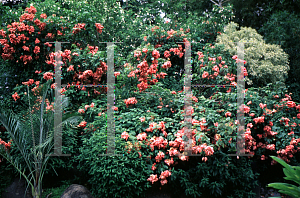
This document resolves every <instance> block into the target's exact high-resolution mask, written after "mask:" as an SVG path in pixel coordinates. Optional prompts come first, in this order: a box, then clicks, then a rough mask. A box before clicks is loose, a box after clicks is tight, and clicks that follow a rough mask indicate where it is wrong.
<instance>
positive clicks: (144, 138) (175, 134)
mask: <svg viewBox="0 0 300 198" xmlns="http://www.w3.org/2000/svg"><path fill="white" fill-rule="evenodd" d="M48 6H49V5H48ZM31 9H32V8H31ZM39 12H40V11H39ZM49 18H50V20H51V19H52V20H53V21H55V20H58V21H61V22H62V23H64V24H68V23H69V22H67V21H64V18H63V19H61V18H59V16H52V15H51V17H50V16H49ZM58 21H55V23H57V22H58ZM46 23H47V28H48V27H49V28H50V29H49V30H51V28H52V27H53V29H52V30H53V31H54V30H56V29H55V27H54V24H55V23H54V22H53V23H51V21H49V22H46ZM33 25H35V24H33ZM165 25H166V24H165ZM70 27H72V25H70ZM229 27H230V25H229ZM176 28H177V27H176ZM47 30H48V29H47ZM47 30H45V32H44V33H43V34H44V35H43V36H45V35H46V33H47V32H48V31H47ZM71 30H72V29H71ZM71 30H70V29H69V30H67V31H66V37H67V36H69V37H70V38H72V33H71ZM94 31H96V30H94ZM232 31H233V30H232ZM243 31H244V30H243ZM55 32H56V31H54V33H55ZM235 32H239V31H233V33H235ZM245 32H246V35H247V36H248V37H247V36H246V37H247V38H249V35H248V30H247V31H246V30H245ZM249 32H251V31H249ZM54 33H53V34H54ZM79 33H82V34H84V31H81V32H79ZM26 34H27V33H26ZM28 34H29V33H28ZM235 34H236V35H237V36H238V35H239V33H235ZM55 35H56V34H55ZM221 35H222V34H221ZM144 36H147V38H145V39H147V41H144V42H141V43H142V44H141V45H140V46H139V47H138V48H137V49H136V50H134V51H132V52H129V54H130V55H129V56H128V57H127V60H126V64H125V65H124V70H121V71H117V72H115V76H116V87H115V102H116V103H115V104H114V106H115V107H114V110H115V118H116V119H115V126H116V127H115V129H116V131H115V135H116V138H115V140H116V153H117V154H118V153H120V154H124V157H110V156H108V157H101V156H97V154H105V153H106V151H105V146H106V139H107V136H106V130H105V129H106V122H107V118H106V117H105V116H106V109H107V99H106V93H105V92H106V89H103V88H82V87H81V88H80V87H79V86H73V87H66V88H65V89H63V90H62V92H63V94H64V95H66V96H68V97H71V101H72V102H71V103H72V106H71V108H70V109H69V110H72V111H76V112H77V111H78V112H79V113H81V114H82V118H83V119H82V122H81V123H80V124H79V125H78V126H68V127H66V128H64V129H65V130H64V131H63V142H62V145H63V153H67V154H72V157H62V158H57V159H56V158H53V159H52V158H50V159H51V160H52V161H51V163H52V164H53V166H54V167H55V168H58V169H60V171H61V173H64V171H68V173H70V172H72V171H74V170H75V171H74V172H72V173H70V174H73V173H74V178H71V179H73V181H76V179H77V181H80V182H83V183H85V182H86V181H88V183H89V184H90V186H91V188H92V192H93V193H94V194H95V195H97V196H110V195H112V194H118V193H119V195H120V196H122V197H124V196H125V197H126V196H128V197H129V196H139V195H141V194H143V192H144V191H145V190H146V189H147V188H149V187H150V186H151V183H150V182H153V183H154V182H155V181H156V180H157V181H158V178H160V183H161V185H165V184H166V183H168V181H169V183H170V184H172V185H174V184H175V183H176V182H175V183H174V180H175V177H177V178H178V177H179V176H180V177H181V179H180V181H181V183H180V184H182V185H183V186H182V187H183V189H184V190H186V194H187V195H190V196H195V195H197V194H196V192H195V191H198V190H199V191H200V192H203V195H207V196H213V197H218V196H219V194H220V191H222V192H223V193H224V194H226V196H227V197H230V196H231V197H232V196H233V197H235V196H241V197H247V196H248V197H250V196H251V195H250V194H248V193H249V188H247V187H248V186H252V184H253V180H255V178H254V175H253V173H252V172H251V170H250V166H249V164H248V162H249V161H253V162H256V163H259V164H260V165H261V166H263V165H264V167H266V168H265V169H264V170H263V171H265V170H267V169H268V168H270V166H271V165H270V163H271V161H270V159H269V158H268V155H270V154H273V155H274V154H275V152H277V151H280V153H279V152H278V153H277V154H278V155H280V156H281V157H282V158H283V159H284V160H286V161H287V162H291V163H298V161H299V160H298V158H297V154H296V152H297V151H298V150H299V149H298V148H297V145H298V143H299V139H297V138H299V136H298V134H299V124H300V122H299V119H300V118H299V117H300V114H299V111H300V107H299V105H297V104H296V103H294V102H293V100H292V98H291V97H290V96H289V95H286V94H287V92H286V91H287V90H286V88H285V87H284V86H283V85H282V84H280V83H279V84H274V85H273V86H271V85H269V86H267V87H265V88H260V89H255V88H249V89H247V90H246V94H245V102H246V103H247V106H244V110H245V124H246V125H247V127H246V128H247V129H246V133H245V141H246V150H245V152H246V153H253V154H255V155H254V157H253V158H252V159H250V160H249V159H244V157H240V158H242V159H240V160H242V161H241V162H240V163H241V164H242V166H243V169H242V171H244V172H248V173H249V174H248V175H247V176H248V177H243V178H240V177H236V178H238V179H239V180H241V183H240V184H241V185H240V186H239V185H238V184H236V183H235V182H234V180H236V179H234V178H235V177H234V176H235V175H236V174H240V172H239V171H241V170H238V166H239V164H238V161H237V162H236V163H237V165H236V166H234V165H232V167H230V166H229V170H228V174H227V173H226V174H225V175H224V177H227V178H228V180H229V181H230V184H226V185H225V184H224V183H222V182H223V181H221V180H220V178H218V177H216V175H222V174H221V173H219V172H218V171H219V170H218V169H217V168H215V167H214V168H213V169H212V170H211V171H212V172H211V173H210V174H212V175H213V176H211V175H209V174H208V173H206V172H203V171H204V170H206V169H207V168H208V167H210V166H212V165H213V163H216V162H217V161H219V164H220V166H225V165H226V163H227V162H228V160H230V159H226V158H225V159H224V155H225V154H230V153H235V152H236V143H235V142H236V139H237V138H236V134H235V130H236V128H235V127H234V123H235V122H236V121H235V116H236V111H237V104H236V98H237V94H236V89H235V88H233V87H232V88H230V89H228V88H226V89H225V88H220V87H212V88H209V89H206V90H201V92H199V91H197V89H195V88H192V90H193V97H192V101H193V105H192V112H193V113H192V116H193V120H192V128H193V132H192V134H193V152H194V153H199V154H201V157H200V158H199V157H197V158H194V157H188V156H184V155H183V156H181V157H178V156H175V154H176V153H181V154H182V153H183V151H184V143H183V139H184V137H183V132H184V129H183V126H184V123H183V121H184V115H183V113H184V111H183V109H184V97H185V96H184V92H182V91H179V90H182V88H183V83H184V82H183V77H184V76H183V75H181V74H180V73H182V72H181V70H182V69H183V56H184V50H185V46H184V45H183V44H182V46H179V45H178V44H174V43H175V42H180V41H181V42H182V41H190V40H191V35H190V33H189V30H184V29H180V27H178V28H177V29H175V28H174V29H173V30H170V29H167V26H164V27H163V28H162V27H159V26H154V27H153V28H152V29H151V30H150V29H148V30H147V31H146V33H145V34H144V35H142V36H141V37H139V39H140V40H143V39H144ZM35 37H38V38H39V34H36V35H35V36H33V38H32V39H31V40H30V42H31V44H32V45H33V46H34V45H35V44H34V41H35ZM69 37H68V38H69ZM168 37H169V38H168ZM57 38H61V37H57ZM167 38H168V39H167ZM185 38H186V39H185ZM241 38H242V39H243V38H244V37H243V36H241ZM258 38H260V37H259V36H258ZM41 39H44V38H41ZM53 39H54V38H53ZM53 39H52V40H53ZM46 41H48V40H46V39H44V40H43V42H46ZM75 41H76V39H74V42H75ZM257 41H261V39H257ZM7 42H9V41H8V40H7ZM148 43H149V44H148ZM33 46H31V47H33ZM203 47H204V48H203ZM203 47H202V49H201V50H199V51H198V50H197V51H192V60H193V63H194V64H193V83H192V84H200V83H203V84H227V85H228V84H231V85H236V78H235V77H236V76H235V75H236V68H237V61H239V59H238V57H236V56H235V55H236V54H235V53H234V52H232V53H233V54H231V52H230V51H224V46H223V47H222V46H221V45H219V46H214V45H213V44H205V45H204V46H203ZM171 49H172V50H171ZM192 49H193V48H192ZM196 49H197V48H196ZM46 50H49V51H48V52H45V53H44V54H43V55H48V56H46V57H43V58H41V60H43V61H47V62H46V63H43V64H42V65H41V66H40V67H39V68H35V67H36V64H37V63H39V62H32V63H28V67H29V65H31V67H32V68H33V69H34V70H32V71H35V70H36V69H38V71H40V69H41V68H42V72H41V73H39V74H31V73H33V72H32V71H28V74H24V79H21V83H22V82H23V84H24V85H20V86H17V87H16V88H15V89H14V91H15V92H17V93H18V94H19V96H20V98H18V96H17V95H16V94H14V96H13V97H14V98H15V101H14V103H15V105H18V106H21V104H23V102H22V101H24V100H25V98H24V97H25V96H26V94H25V93H24V92H25V89H24V88H25V87H26V86H27V85H26V84H29V86H30V89H31V92H38V90H39V86H41V85H43V84H44V83H45V82H46V81H47V80H52V81H53V77H52V76H51V73H52V72H53V67H54V63H55V62H54V57H55V54H54V53H53V52H52V51H53V47H52V48H51V49H46ZM251 50H253V49H252V48H251ZM251 50H250V51H251ZM166 51H169V53H170V55H168V52H166ZM245 51H246V50H245ZM250 51H249V52H250ZM18 53H19V54H17V53H16V54H17V56H16V57H17V58H19V57H18V56H19V55H20V54H21V53H20V52H18ZM26 53H27V52H26ZM253 53H254V52H253ZM16 54H15V55H16ZM28 54H30V53H29V52H28ZM61 56H62V61H63V66H62V74H63V75H62V81H63V83H66V84H67V83H70V84H73V85H76V84H92V83H95V84H98V83H101V84H106V80H105V79H106V71H107V65H106V62H107V60H106V56H107V55H106V52H104V51H100V50H99V49H97V48H96V46H87V47H86V46H81V48H79V47H78V46H75V45H73V46H71V48H70V49H68V48H66V49H64V50H63V51H62V52H61ZM284 57H285V56H284ZM245 58H246V56H245ZM116 59H117V60H116V63H117V64H118V65H121V63H122V62H123V60H122V59H118V58H116ZM41 60H37V61H41ZM202 60H203V61H202ZM9 61H11V60H7V64H11V65H13V64H15V62H14V61H11V62H9ZM168 61H170V62H168ZM241 61H243V60H241ZM250 62H251V60H250ZM122 64H123V63H122ZM26 65H27V64H26ZM78 65H79V67H78ZM248 65H249V66H248ZM19 66H20V67H19ZM23 66H24V63H22V64H21V63H20V64H19V65H17V66H16V68H18V69H20V68H22V67H23ZM225 66H226V67H225ZM246 68H247V70H248V72H249V76H250V71H252V70H251V68H252V67H251V66H250V63H249V61H247V64H246ZM249 69H250V70H249ZM252 69H253V68H252ZM247 70H245V71H244V75H245V76H247ZM274 71H275V70H274ZM274 71H273V70H272V71H271V72H274ZM30 72H31V73H30ZM46 72H51V73H46ZM175 72H176V73H175ZM205 72H207V73H205ZM45 73H46V74H48V75H46V74H45ZM91 74H92V75H91ZM29 76H31V78H32V80H29V78H28V77H29ZM174 77H175V78H174ZM252 78H253V75H252ZM174 79H175V80H174ZM252 80H254V78H253V79H252ZM21 83H20V84H21ZM54 88H55V87H54V85H53V86H52V89H54ZM145 91H147V92H152V94H149V93H145ZM203 95H204V96H203ZM31 96H32V97H36V96H35V95H33V94H31ZM33 99H35V98H33ZM215 100H217V101H218V102H215ZM52 102H53V98H49V101H48V103H47V107H48V108H49V109H52V107H53V103H52ZM274 105H275V106H274ZM242 108H243V107H242ZM273 109H274V110H273ZM66 110H67V109H66ZM22 113H23V112H22ZM24 113H25V112H24ZM24 115H25V114H24ZM263 116H264V117H263ZM282 117H283V118H282ZM282 123H284V124H282ZM275 132H277V134H276V133H275ZM292 138H295V139H292ZM124 139H125V140H124ZM138 144H140V147H139V145H138ZM289 144H291V145H293V146H291V145H289ZM133 145H135V146H134V147H135V148H134V147H133ZM292 147H294V148H292ZM282 149H284V150H282ZM126 151H128V152H126ZM77 155H78V156H77ZM290 160H291V161H290ZM215 161H216V162H215ZM211 163H212V164H211ZM119 164H122V165H124V167H125V168H124V167H123V166H118V165H119ZM231 164H235V162H232V163H231ZM272 164H274V162H272ZM167 165H168V166H167ZM176 165H178V166H176ZM260 165H259V166H260ZM74 167H77V168H74ZM182 167H189V169H184V168H182ZM197 167H198V168H199V169H197ZM76 169H77V171H80V172H76ZM124 169H127V171H128V172H127V173H126V174H121V173H122V171H123V170H124ZM192 170H198V174H193V175H192V174H191V173H192ZM201 171H202V172H201ZM263 171H261V172H260V173H263ZM125 172H126V171H125ZM47 173H48V174H49V175H52V176H53V175H54V174H53V172H51V171H50V170H48V171H47ZM173 175H174V176H175V177H174V176H173ZM176 175H177V176H176ZM214 175H215V176H214ZM201 176H202V177H203V176H205V177H207V178H209V181H208V185H209V184H210V186H216V187H211V188H214V189H213V190H212V189H211V190H212V191H211V193H212V194H209V192H207V191H205V190H204V188H205V187H204V184H205V182H206V180H203V182H202V184H201V185H202V186H200V187H199V184H197V182H196V181H197V180H198V178H199V177H201ZM78 177H79V178H78ZM169 177H170V178H171V179H168V178H169ZM60 179H62V180H64V179H66V178H60ZM68 179H70V178H68ZM260 179H261V180H263V179H264V178H260ZM269 179H272V177H271V178H269ZM123 180H124V181H123ZM189 180H190V182H189ZM176 181H179V180H176ZM188 184H191V187H188ZM132 185H133V186H136V188H135V190H134V191H132V188H131V186H132ZM192 186H193V187H192ZM246 186H247V187H246ZM227 187H234V188H236V191H234V190H232V191H231V190H225V188H227ZM108 189H110V192H108ZM109 193H112V194H109Z"/></svg>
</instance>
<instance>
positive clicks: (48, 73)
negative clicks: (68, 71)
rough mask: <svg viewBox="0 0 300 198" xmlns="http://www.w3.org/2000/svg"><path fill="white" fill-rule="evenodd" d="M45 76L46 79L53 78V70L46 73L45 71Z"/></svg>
mask: <svg viewBox="0 0 300 198" xmlns="http://www.w3.org/2000/svg"><path fill="white" fill-rule="evenodd" d="M43 78H44V79H45V80H51V79H53V73H52V72H46V73H44V75H43Z"/></svg>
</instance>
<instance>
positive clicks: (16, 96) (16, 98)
mask: <svg viewBox="0 0 300 198" xmlns="http://www.w3.org/2000/svg"><path fill="white" fill-rule="evenodd" d="M12 97H13V99H14V100H15V101H17V100H18V99H19V98H20V96H19V95H18V93H17V92H15V93H14V94H13V95H12Z"/></svg>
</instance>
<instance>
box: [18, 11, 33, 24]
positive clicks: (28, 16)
mask: <svg viewBox="0 0 300 198" xmlns="http://www.w3.org/2000/svg"><path fill="white" fill-rule="evenodd" d="M33 19H34V14H28V13H24V14H23V15H21V17H20V22H23V21H25V20H26V21H33Z"/></svg>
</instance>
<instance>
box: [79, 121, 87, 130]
mask: <svg viewBox="0 0 300 198" xmlns="http://www.w3.org/2000/svg"><path fill="white" fill-rule="evenodd" d="M86 124H87V122H86V121H82V122H81V123H80V124H79V125H78V127H81V128H84V127H86Z"/></svg>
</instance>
